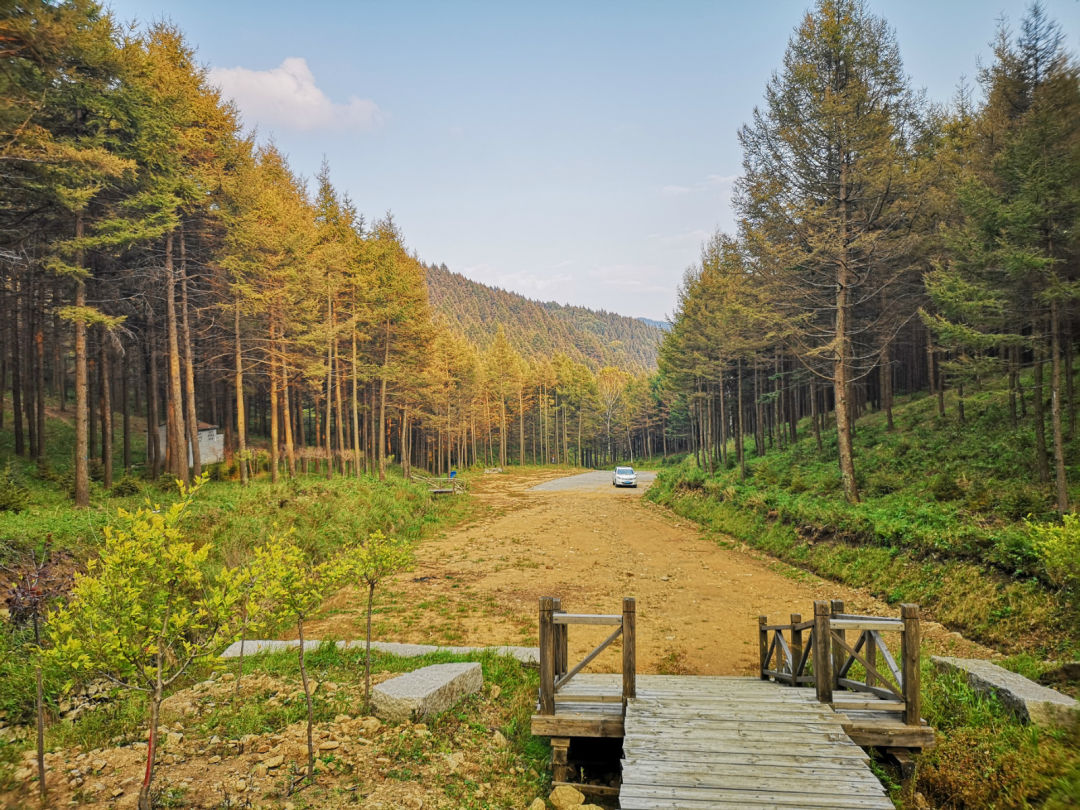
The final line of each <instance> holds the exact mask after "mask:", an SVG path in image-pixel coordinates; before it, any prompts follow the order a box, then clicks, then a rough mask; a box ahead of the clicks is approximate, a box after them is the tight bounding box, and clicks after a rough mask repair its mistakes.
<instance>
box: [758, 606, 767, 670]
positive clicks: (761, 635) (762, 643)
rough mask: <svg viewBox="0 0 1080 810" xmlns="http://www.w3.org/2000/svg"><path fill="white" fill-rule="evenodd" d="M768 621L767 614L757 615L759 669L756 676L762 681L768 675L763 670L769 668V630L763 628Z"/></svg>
mask: <svg viewBox="0 0 1080 810" xmlns="http://www.w3.org/2000/svg"><path fill="white" fill-rule="evenodd" d="M768 623H769V617H768V616H758V617H757V645H758V658H759V659H760V660H761V669H760V671H759V672H758V677H759V678H761V680H763V681H767V680H769V676H768V675H767V674H766V672H765V670H767V669H768V668H769V631H768V630H766V629H765V625H767V624H768Z"/></svg>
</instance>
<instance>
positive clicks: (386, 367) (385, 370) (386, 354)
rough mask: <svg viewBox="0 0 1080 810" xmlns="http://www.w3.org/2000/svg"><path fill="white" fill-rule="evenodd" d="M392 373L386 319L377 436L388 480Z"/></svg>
mask: <svg viewBox="0 0 1080 810" xmlns="http://www.w3.org/2000/svg"><path fill="white" fill-rule="evenodd" d="M389 374H390V321H389V320H387V321H386V338H385V343H384V345H383V365H382V374H381V375H380V376H381V377H382V381H381V385H380V391H379V435H378V436H376V437H375V441H376V442H377V443H378V453H379V480H380V481H385V480H386V378H387V376H388V375H389Z"/></svg>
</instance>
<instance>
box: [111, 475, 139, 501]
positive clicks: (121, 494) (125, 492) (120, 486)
mask: <svg viewBox="0 0 1080 810" xmlns="http://www.w3.org/2000/svg"><path fill="white" fill-rule="evenodd" d="M141 491H142V487H140V486H139V482H138V481H136V480H135V479H134V478H131V477H129V476H127V475H125V476H124V477H123V478H121V479H120V480H119V481H117V482H116V483H115V484H113V486H112V489H111V490H109V494H110V495H112V496H113V497H114V498H126V497H128V496H129V495H138V494H139V493H140V492H141Z"/></svg>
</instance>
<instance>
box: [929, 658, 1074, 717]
mask: <svg viewBox="0 0 1080 810" xmlns="http://www.w3.org/2000/svg"><path fill="white" fill-rule="evenodd" d="M930 660H931V661H932V662H933V664H934V666H936V667H938V668H940V669H944V670H952V671H956V672H960V673H962V674H963V675H964V677H965V678H966V679H967V682H968V685H969V686H970V687H971V688H972V689H974V690H975V691H976V692H983V693H993V694H996V695H997V696H998V699H999V700H1000V701H1001V703H1002V705H1003V706H1005V708H1006V709H1008V710H1009V711H1010V712H1011V713H1012V714H1013V715H1015V716H1016V717H1017V719H1019V720H1020V721H1021V722H1024V723H1036V724H1038V725H1061V724H1066V723H1069V722H1071V721H1072V719H1074V718H1075V717H1077V716H1078V715H1080V703H1077V702H1076V701H1075V700H1073V699H1072V698H1071V697H1069V696H1068V695H1063V694H1061V692H1057V691H1055V690H1053V689H1048V688H1047V687H1045V686H1039V684H1037V683H1035V682H1034V681H1031V680H1028V679H1027V678H1025V677H1024V676H1023V675H1018V674H1017V673H1015V672H1010V671H1009V670H1007V669H1003V668H1002V667H999V666H998V665H997V664H991V663H990V662H989V661H984V660H983V659H981V658H950V657H948V656H944V655H934V656H931V657H930Z"/></svg>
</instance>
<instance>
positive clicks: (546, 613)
mask: <svg viewBox="0 0 1080 810" xmlns="http://www.w3.org/2000/svg"><path fill="white" fill-rule="evenodd" d="M554 610H555V599H554V598H553V597H551V596H542V597H540V714H554V713H555V634H554V632H553V630H554V626H553V625H552V623H551V618H552V613H553V612H554ZM533 733H535V732H533Z"/></svg>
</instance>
